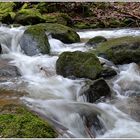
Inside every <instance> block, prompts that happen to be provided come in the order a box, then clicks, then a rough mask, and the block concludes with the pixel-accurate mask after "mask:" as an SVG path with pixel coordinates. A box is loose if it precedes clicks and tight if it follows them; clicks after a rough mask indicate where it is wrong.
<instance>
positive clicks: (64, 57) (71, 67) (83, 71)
mask: <svg viewBox="0 0 140 140" xmlns="http://www.w3.org/2000/svg"><path fill="white" fill-rule="evenodd" d="M101 70H102V67H101V64H100V62H99V60H98V58H97V57H96V56H95V55H93V54H92V53H87V52H80V51H76V52H64V53H62V54H61V55H60V57H59V59H58V60H57V62H56V71H57V73H58V74H60V75H63V76H64V77H67V76H75V77H79V78H89V79H95V78H96V77H97V75H98V74H99V73H100V72H101Z"/></svg>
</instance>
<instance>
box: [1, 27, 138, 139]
mask: <svg viewBox="0 0 140 140" xmlns="http://www.w3.org/2000/svg"><path fill="white" fill-rule="evenodd" d="M25 29H26V27H22V26H21V27H18V28H14V27H12V28H9V27H5V26H1V27H0V43H1V46H2V51H3V54H1V59H2V60H9V61H8V62H9V64H10V65H12V66H16V67H17V68H18V70H19V71H20V74H21V76H20V78H19V79H18V80H15V81H14V82H15V85H17V86H18V85H22V84H23V83H26V84H25V85H24V86H23V87H22V88H24V90H25V91H27V93H28V95H24V96H23V97H21V98H20V100H21V101H22V102H23V103H24V104H25V105H27V106H28V107H29V108H30V109H31V110H33V111H35V112H37V113H38V114H40V115H41V116H43V117H44V118H47V120H48V121H50V123H52V124H53V125H54V126H55V127H56V129H57V130H58V132H59V133H60V135H59V137H60V138H95V137H97V138H118V137H119V138H130V137H131V138H132V137H140V123H139V122H138V121H136V120H134V119H132V118H131V116H130V115H128V113H127V112H125V113H124V112H123V111H121V109H119V107H117V105H116V102H117V101H118V100H119V101H120V102H123V101H125V100H127V98H129V97H132V96H137V95H139V91H140V88H139V84H140V75H139V72H140V70H139V67H138V65H137V64H135V63H131V64H127V65H121V66H115V65H114V64H113V63H112V62H110V61H108V60H106V59H104V58H101V57H99V60H100V61H101V63H105V65H106V66H108V67H111V68H112V69H114V70H115V71H117V76H116V77H115V78H114V79H109V80H107V82H108V84H109V85H110V87H111V88H112V94H113V95H114V96H113V97H112V99H110V100H109V101H108V100H107V101H104V102H103V101H102V100H101V101H99V102H97V103H87V102H86V101H85V99H84V95H83V94H81V91H82V90H83V89H84V86H85V85H86V79H68V78H64V77H62V76H60V75H57V74H56V69H55V65H56V61H57V59H58V57H59V55H60V54H61V53H62V52H64V51H76V50H78V51H88V48H86V47H85V43H73V44H64V43H62V42H61V41H59V40H57V39H53V38H51V37H49V43H50V47H51V55H43V54H38V55H35V56H27V55H26V54H24V52H23V51H22V49H21V47H20V43H19V42H20V39H21V38H22V35H23V33H24V31H25ZM78 34H79V35H80V37H81V38H91V37H94V36H99V35H102V36H104V37H106V38H116V37H121V36H126V35H127V36H129V35H131V36H132V35H135V36H138V35H140V31H139V30H135V29H120V30H97V31H95V30H94V31H79V32H78ZM10 82H11V83H12V81H10ZM10 82H9V83H8V82H7V83H6V82H0V86H1V85H2V84H5V83H6V84H5V87H6V86H8V85H10V84H11V83H10ZM18 82H19V83H20V84H19V83H18ZM11 85H12V84H11ZM12 86H13V85H12ZM113 91H114V93H113ZM116 94H117V95H116ZM120 97H121V98H120ZM122 106H123V107H124V108H125V105H122Z"/></svg>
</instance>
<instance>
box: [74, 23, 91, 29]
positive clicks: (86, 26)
mask: <svg viewBox="0 0 140 140" xmlns="http://www.w3.org/2000/svg"><path fill="white" fill-rule="evenodd" d="M74 27H75V28H77V29H89V28H90V25H89V24H87V23H85V22H77V23H75V24H74Z"/></svg>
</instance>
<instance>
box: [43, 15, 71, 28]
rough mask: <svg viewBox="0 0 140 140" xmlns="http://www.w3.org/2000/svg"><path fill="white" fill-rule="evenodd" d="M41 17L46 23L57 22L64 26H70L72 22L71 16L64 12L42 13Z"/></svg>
mask: <svg viewBox="0 0 140 140" xmlns="http://www.w3.org/2000/svg"><path fill="white" fill-rule="evenodd" d="M43 18H44V19H45V22H46V23H58V24H62V25H66V26H71V24H72V21H71V18H70V17H69V16H68V15H67V14H64V13H51V14H44V15H43Z"/></svg>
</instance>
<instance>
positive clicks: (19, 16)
mask: <svg viewBox="0 0 140 140" xmlns="http://www.w3.org/2000/svg"><path fill="white" fill-rule="evenodd" d="M14 22H15V23H18V24H22V25H33V24H38V23H42V22H45V20H44V19H43V17H42V15H41V14H40V12H39V11H38V10H37V9H34V8H32V9H21V10H19V11H18V12H17V13H16V16H15V19H14Z"/></svg>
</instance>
